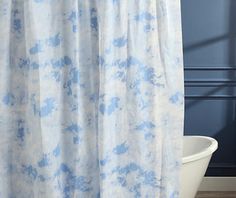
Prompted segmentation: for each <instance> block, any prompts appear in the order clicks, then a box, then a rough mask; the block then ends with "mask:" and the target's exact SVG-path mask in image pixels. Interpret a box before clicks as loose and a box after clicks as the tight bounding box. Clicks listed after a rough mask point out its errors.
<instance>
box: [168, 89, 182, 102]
mask: <svg viewBox="0 0 236 198" xmlns="http://www.w3.org/2000/svg"><path fill="white" fill-rule="evenodd" d="M169 100H170V102H171V103H173V104H183V94H182V93H180V92H176V93H175V94H174V95H172V96H171V97H170V98H169Z"/></svg>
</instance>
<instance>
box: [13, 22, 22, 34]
mask: <svg viewBox="0 0 236 198" xmlns="http://www.w3.org/2000/svg"><path fill="white" fill-rule="evenodd" d="M13 28H14V30H15V31H17V32H19V33H20V32H21V28H22V25H21V20H20V19H14V20H13Z"/></svg>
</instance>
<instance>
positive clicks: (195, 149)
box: [180, 136, 218, 198]
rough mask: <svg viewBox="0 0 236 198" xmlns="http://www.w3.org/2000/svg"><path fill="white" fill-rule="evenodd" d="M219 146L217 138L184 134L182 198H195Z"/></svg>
mask: <svg viewBox="0 0 236 198" xmlns="http://www.w3.org/2000/svg"><path fill="white" fill-rule="evenodd" d="M217 148H218V143H217V141H216V140H215V139H213V138H210V137H204V136H184V139H183V158H182V163H183V166H182V170H181V178H180V179H181V190H180V198H194V197H195V195H196V193H197V190H198V188H199V186H200V184H201V181H202V179H203V177H204V175H205V172H206V169H207V167H208V164H209V161H210V159H211V156H212V154H213V153H214V152H215V151H216V149H217Z"/></svg>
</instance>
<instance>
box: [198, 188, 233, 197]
mask: <svg viewBox="0 0 236 198" xmlns="http://www.w3.org/2000/svg"><path fill="white" fill-rule="evenodd" d="M235 190H236V187H235ZM196 198H236V191H234V192H198V194H197V196H196Z"/></svg>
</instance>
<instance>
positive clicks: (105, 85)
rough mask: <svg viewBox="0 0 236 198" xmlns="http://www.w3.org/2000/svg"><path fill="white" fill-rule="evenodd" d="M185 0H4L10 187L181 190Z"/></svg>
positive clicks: (85, 193)
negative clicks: (182, 2)
mask: <svg viewBox="0 0 236 198" xmlns="http://www.w3.org/2000/svg"><path fill="white" fill-rule="evenodd" d="M183 102H184V96H183V62H182V40H181V21H180V2H179V0H175V1H173V0H1V1H0V197H2V198H90V197H91V198H99V197H101V198H131V197H135V198H139V197H140V198H154V197H155V198H177V197H179V172H180V166H181V152H182V151H181V147H182V142H181V140H182V132H183Z"/></svg>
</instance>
